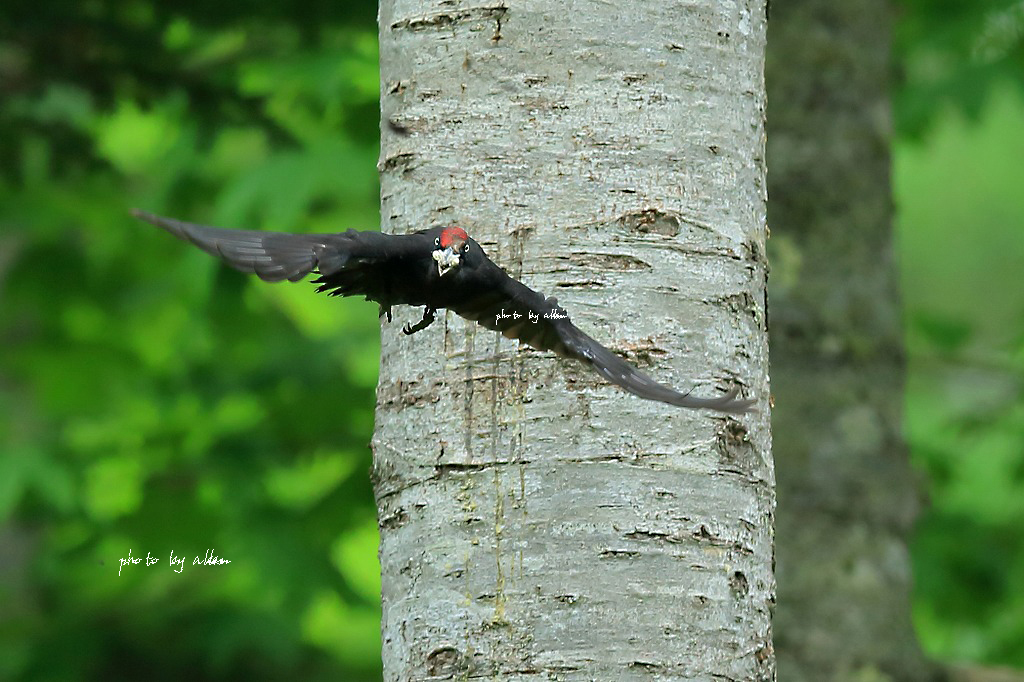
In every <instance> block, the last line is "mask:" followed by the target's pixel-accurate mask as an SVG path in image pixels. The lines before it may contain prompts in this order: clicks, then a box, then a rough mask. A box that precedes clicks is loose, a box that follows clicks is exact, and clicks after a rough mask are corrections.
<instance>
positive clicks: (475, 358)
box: [373, 0, 774, 681]
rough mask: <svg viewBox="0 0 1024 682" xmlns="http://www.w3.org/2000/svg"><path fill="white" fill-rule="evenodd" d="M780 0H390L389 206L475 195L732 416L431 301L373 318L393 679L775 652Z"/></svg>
mask: <svg viewBox="0 0 1024 682" xmlns="http://www.w3.org/2000/svg"><path fill="white" fill-rule="evenodd" d="M764 9H765V8H764V3H763V2H761V1H760V0H741V1H737V2H721V1H717V0H715V1H712V0H697V1H689V2H681V1H678V0H667V1H659V2H653V1H644V2H633V3H627V2H623V3H616V2H605V1H600V0H593V1H591V2H568V3H567V2H554V1H551V0H475V1H472V2H470V1H466V2H462V1H460V0H432V1H431V0H384V1H383V2H382V4H381V8H380V38H381V75H382V94H381V98H382V100H381V107H382V119H383V123H382V144H381V146H382V149H381V163H380V167H381V183H382V190H381V191H382V196H381V207H382V219H383V227H384V229H385V231H389V232H399V233H401V232H407V231H411V230H415V229H419V228H423V227H426V226H429V225H431V224H434V223H438V222H445V223H449V222H451V223H457V224H459V225H461V226H463V227H464V228H466V229H467V231H468V232H469V233H470V235H472V236H473V237H475V238H476V239H477V240H478V241H479V242H480V243H481V244H482V245H483V246H484V248H485V249H486V250H487V251H488V253H489V254H490V256H491V257H492V258H493V259H494V260H495V261H496V262H498V263H499V264H501V265H503V266H504V267H505V268H506V269H507V270H508V271H509V273H510V274H512V275H513V276H515V277H518V278H520V279H522V280H523V281H524V282H525V283H526V284H528V285H529V286H531V287H533V288H534V289H537V290H539V291H542V292H544V293H545V294H547V295H554V296H557V297H558V300H559V302H560V303H561V304H562V305H564V306H565V308H566V309H567V310H568V311H569V313H570V315H571V316H572V319H573V321H574V322H575V323H576V324H577V325H578V326H580V327H581V328H582V329H583V330H584V331H586V332H587V333H589V334H591V335H592V336H594V337H595V338H597V339H598V340H600V341H602V342H603V343H605V344H606V345H608V346H610V347H612V348H613V349H616V350H619V351H622V352H625V353H626V355H627V357H628V358H629V359H630V360H631V361H633V362H635V363H636V364H638V365H639V366H640V367H641V368H642V369H644V370H645V371H647V372H649V373H650V374H651V375H652V376H653V377H654V378H656V379H658V380H659V381H662V382H664V383H667V384H669V385H672V386H675V387H677V388H680V389H686V388H688V387H690V386H692V385H694V384H696V385H697V388H696V391H697V393H698V394H700V395H713V394H715V393H716V387H718V386H722V387H724V386H727V385H730V384H731V383H738V384H740V385H742V386H743V387H744V392H745V394H747V395H752V396H756V397H758V398H759V399H760V400H761V402H760V409H761V412H759V413H755V414H751V415H744V416H741V417H738V418H734V417H727V416H723V415H717V414H715V413H712V412H707V411H690V410H681V409H679V408H674V407H671V406H668V405H663V404H659V403H654V402H649V401H645V400H641V399H639V398H636V397H634V396H631V395H629V394H627V393H625V392H623V391H621V390H619V389H617V388H615V387H612V386H609V385H607V384H605V383H604V382H603V381H602V380H601V379H600V378H599V377H598V376H597V375H596V374H594V373H593V372H591V371H590V370H588V369H587V368H585V367H583V366H582V365H580V364H577V363H573V362H570V361H564V360H559V359H556V358H554V357H552V356H549V355H547V354H543V353H538V352H534V351H532V350H529V349H526V348H519V347H518V346H517V344H516V343H514V342H512V341H508V340H506V339H504V338H502V337H500V336H499V335H498V334H495V333H493V332H489V331H487V330H485V329H483V328H478V327H477V326H475V325H473V324H470V323H467V322H465V321H463V320H462V319H461V318H458V317H457V316H454V315H453V314H451V313H448V314H444V315H440V316H439V318H438V321H437V322H436V323H435V324H434V325H433V326H432V327H430V328H428V329H427V330H425V331H423V332H420V333H419V334H417V335H416V336H413V337H405V336H403V335H402V334H401V332H400V326H401V324H402V323H404V322H406V321H409V322H415V321H416V320H418V319H419V317H420V311H418V310H411V309H396V313H397V315H396V318H395V321H394V323H393V324H391V325H385V326H384V329H383V332H382V333H383V344H382V345H383V350H382V361H381V379H380V385H379V387H378V406H377V428H376V433H375V436H374V442H373V445H374V474H375V482H376V491H377V499H378V504H379V511H380V526H381V550H380V553H381V570H382V574H383V575H382V582H383V618H384V622H383V626H382V634H383V658H384V677H385V679H386V680H389V681H391V680H422V679H469V678H475V677H487V678H494V679H501V680H551V679H559V680H615V681H618V680H649V679H658V680H676V679H680V680H683V679H685V680H709V681H710V680H771V679H774V656H773V652H772V644H771V627H770V609H771V605H772V603H773V599H774V578H773V575H772V517H773V510H774V473H773V469H772V464H771V458H770V434H769V425H768V407H767V396H768V378H767V342H766V331H765V326H766V325H765V311H764V285H765V278H766V264H765V258H764V253H765V248H764V241H765V236H766V235H765V231H766V227H765V190H764V187H765V166H764V160H763V159H764V153H763V150H764V104H765V100H764V84H763V53H764V43H765V17H764Z"/></svg>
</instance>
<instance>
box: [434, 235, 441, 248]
mask: <svg viewBox="0 0 1024 682" xmlns="http://www.w3.org/2000/svg"><path fill="white" fill-rule="evenodd" d="M434 246H441V238H440V237H437V238H436V239H434Z"/></svg>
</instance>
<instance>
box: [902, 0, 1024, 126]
mask: <svg viewBox="0 0 1024 682" xmlns="http://www.w3.org/2000/svg"><path fill="white" fill-rule="evenodd" d="M897 6H898V7H899V9H900V12H899V14H898V21H897V23H896V29H897V30H896V35H895V38H896V40H895V45H896V56H897V60H898V64H899V73H900V83H899V87H898V88H897V89H896V91H895V92H894V96H895V97H894V99H895V114H896V129H897V131H898V132H899V133H900V134H901V135H904V136H908V137H913V138H919V137H920V136H921V134H922V133H923V132H924V131H925V130H927V129H928V128H929V127H930V126H931V125H932V123H933V122H934V121H935V119H936V115H939V114H941V112H942V111H944V109H945V108H946V107H953V108H955V109H956V110H958V111H960V112H961V113H963V114H964V115H966V116H967V117H968V118H969V119H970V120H975V121H976V120H977V118H978V116H979V115H980V113H981V111H982V110H983V108H984V107H985V104H986V102H987V100H988V97H989V94H990V93H991V92H992V91H993V88H994V87H996V86H998V85H999V84H1000V83H1004V82H1009V83H1013V84H1014V85H1016V87H1018V88H1021V87H1024V2H1021V0H898V2H897Z"/></svg>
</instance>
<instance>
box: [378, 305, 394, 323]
mask: <svg viewBox="0 0 1024 682" xmlns="http://www.w3.org/2000/svg"><path fill="white" fill-rule="evenodd" d="M385 315H387V316H388V322H390V321H391V306H380V312H379V313H377V317H378V319H379V318H381V317H384V316H385Z"/></svg>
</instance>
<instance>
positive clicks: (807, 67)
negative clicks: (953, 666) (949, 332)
mask: <svg viewBox="0 0 1024 682" xmlns="http://www.w3.org/2000/svg"><path fill="white" fill-rule="evenodd" d="M891 23H892V16H891V8H890V6H889V4H888V3H887V2H885V1H884V0H845V1H843V2H836V1H835V0H776V1H775V2H773V3H772V15H771V21H770V34H769V49H768V71H767V82H768V87H769V98H768V101H769V106H770V108H769V115H768V161H769V167H770V169H771V172H770V175H769V179H770V185H769V194H770V196H771V203H770V209H769V224H770V226H771V230H772V239H771V240H770V243H769V245H770V248H771V254H772V287H771V293H772V297H771V304H770V305H771V308H770V310H771V316H770V319H771V339H772V342H771V343H772V384H773V386H772V388H773V393H774V395H775V405H776V407H775V411H774V431H775V443H776V448H775V451H776V453H777V459H778V476H779V478H778V483H779V502H780V504H779V518H778V531H777V541H778V545H777V549H776V552H777V554H776V557H777V576H778V597H779V602H778V607H777V610H776V620H775V633H776V649H777V652H778V657H779V658H778V663H779V679H780V680H784V681H785V682H824V681H827V680H889V679H892V680H926V679H933V675H934V669H933V668H932V667H931V666H930V665H928V664H927V663H926V661H925V660H924V658H923V657H922V655H921V652H920V650H919V647H918V645H917V642H916V639H915V635H914V631H913V628H912V625H911V621H910V602H909V593H910V563H909V555H908V549H907V541H908V538H909V536H910V532H911V527H912V523H913V521H914V516H915V513H916V511H917V509H918V503H919V501H918V498H917V493H916V488H915V480H914V476H913V474H912V471H911V468H910V463H909V461H908V457H907V449H906V447H905V445H904V441H903V439H902V437H901V434H900V420H901V408H902V400H903V380H904V359H903V351H902V331H901V324H900V303H899V296H898V290H897V283H898V280H897V277H898V273H897V267H896V263H895V261H894V249H893V243H892V239H893V228H892V221H893V206H892V200H891V198H890V197H891V194H890V184H889V146H890V137H891V121H890V108H889V93H888V88H889V85H890V80H891V72H892V66H891V64H890V51H889V40H890V31H889V27H890V25H891ZM879 675H881V676H879Z"/></svg>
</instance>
